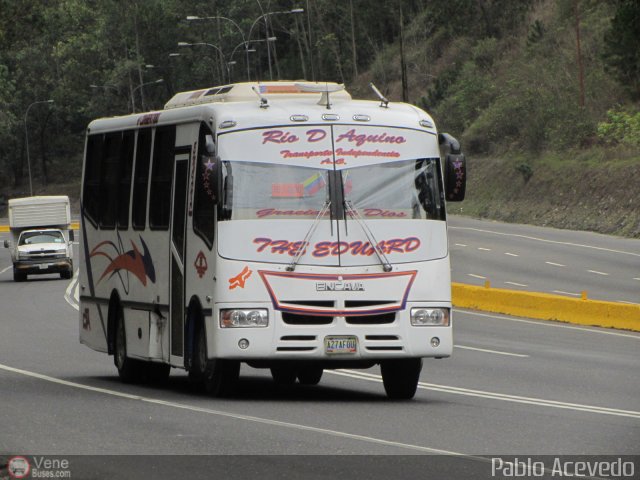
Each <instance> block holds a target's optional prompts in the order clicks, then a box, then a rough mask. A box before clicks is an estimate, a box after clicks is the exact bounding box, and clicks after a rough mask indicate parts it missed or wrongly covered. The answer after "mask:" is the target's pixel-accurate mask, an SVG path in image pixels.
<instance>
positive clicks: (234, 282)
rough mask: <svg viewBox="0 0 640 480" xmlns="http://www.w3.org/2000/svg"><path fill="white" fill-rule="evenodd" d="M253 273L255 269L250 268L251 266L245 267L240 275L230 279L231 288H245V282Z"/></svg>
mask: <svg viewBox="0 0 640 480" xmlns="http://www.w3.org/2000/svg"><path fill="white" fill-rule="evenodd" d="M252 273H253V271H252V270H249V267H244V268H243V269H242V271H241V272H240V273H239V274H238V275H236V276H235V277H232V278H230V279H229V290H233V289H235V288H237V287H240V288H244V284H245V283H246V281H247V280H248V278H249V277H250V276H251V274H252Z"/></svg>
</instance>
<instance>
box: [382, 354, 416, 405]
mask: <svg viewBox="0 0 640 480" xmlns="http://www.w3.org/2000/svg"><path fill="white" fill-rule="evenodd" d="M380 370H381V372H382V383H383V384H384V390H385V392H387V397H389V398H390V399H393V400H409V399H411V398H413V396H414V395H415V394H416V390H417V388H418V380H419V378H420V371H421V370H422V359H421V358H401V359H393V360H385V361H384V362H382V363H381V364H380Z"/></svg>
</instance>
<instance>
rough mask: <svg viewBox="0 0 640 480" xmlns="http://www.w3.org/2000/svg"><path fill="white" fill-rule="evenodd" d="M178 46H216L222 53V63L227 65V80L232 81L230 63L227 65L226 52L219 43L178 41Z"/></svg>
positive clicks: (224, 65)
mask: <svg viewBox="0 0 640 480" xmlns="http://www.w3.org/2000/svg"><path fill="white" fill-rule="evenodd" d="M178 46H179V47H197V46H206V47H211V48H215V49H216V51H217V52H218V53H219V54H220V65H223V67H226V70H227V80H229V83H230V82H231V79H230V78H229V65H227V62H226V60H225V58H224V52H223V51H222V49H221V48H220V47H218V46H217V45H214V44H213V43H206V42H196V43H188V42H178ZM222 76H223V77H224V71H223V72H222ZM222 83H224V78H223V79H222Z"/></svg>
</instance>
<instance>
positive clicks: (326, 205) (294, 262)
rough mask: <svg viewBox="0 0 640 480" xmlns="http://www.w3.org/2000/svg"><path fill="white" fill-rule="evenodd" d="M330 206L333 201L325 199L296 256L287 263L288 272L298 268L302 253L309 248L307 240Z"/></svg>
mask: <svg viewBox="0 0 640 480" xmlns="http://www.w3.org/2000/svg"><path fill="white" fill-rule="evenodd" d="M330 206H331V201H330V200H325V202H324V205H322V208H321V209H320V211H319V212H318V216H317V217H316V218H315V220H314V221H313V223H312V224H311V226H310V227H309V230H307V234H306V235H305V236H304V240H303V241H302V245H300V248H298V251H297V252H296V256H295V257H293V260H291V263H290V264H289V265H287V272H293V271H294V270H295V269H296V266H297V265H298V262H299V261H300V259H301V258H302V255H303V254H304V252H306V250H307V242H308V241H309V239H310V238H311V237H312V236H313V234H314V233H315V231H316V228H318V225H319V224H320V219H321V218H322V217H324V215H325V214H326V213H327V211H328V210H329V207H330Z"/></svg>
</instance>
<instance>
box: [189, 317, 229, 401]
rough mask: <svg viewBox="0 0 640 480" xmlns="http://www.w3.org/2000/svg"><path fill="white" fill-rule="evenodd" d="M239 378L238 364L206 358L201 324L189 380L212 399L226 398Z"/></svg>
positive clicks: (204, 337)
mask: <svg viewBox="0 0 640 480" xmlns="http://www.w3.org/2000/svg"><path fill="white" fill-rule="evenodd" d="M239 376H240V362H238V361H235V360H225V359H217V358H213V359H210V358H208V356H207V337H206V334H205V329H204V325H203V324H202V323H201V324H200V328H199V329H198V334H197V337H196V341H195V348H194V352H193V360H192V362H191V368H190V369H189V379H190V380H191V381H192V382H194V383H195V384H197V385H199V386H200V387H201V388H202V389H203V390H204V391H205V392H207V393H209V394H211V395H213V396H214V397H226V396H229V395H231V394H232V393H233V391H234V390H235V387H236V384H237V383H238V377H239Z"/></svg>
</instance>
